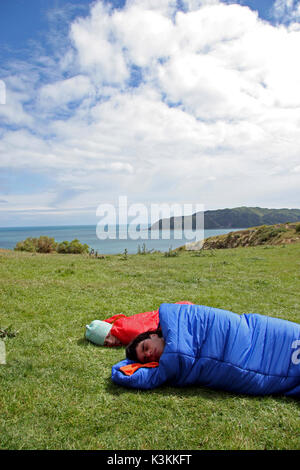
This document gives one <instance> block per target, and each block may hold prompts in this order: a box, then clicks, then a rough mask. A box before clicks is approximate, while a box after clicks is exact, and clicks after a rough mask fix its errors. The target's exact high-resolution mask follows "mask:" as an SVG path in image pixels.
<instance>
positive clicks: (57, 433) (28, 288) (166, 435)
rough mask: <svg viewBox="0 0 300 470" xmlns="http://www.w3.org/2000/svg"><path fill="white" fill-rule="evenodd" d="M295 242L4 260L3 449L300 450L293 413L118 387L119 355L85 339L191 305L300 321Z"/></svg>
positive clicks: (0, 261)
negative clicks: (127, 319)
mask: <svg viewBox="0 0 300 470" xmlns="http://www.w3.org/2000/svg"><path fill="white" fill-rule="evenodd" d="M299 263H300V244H290V245H282V246H265V247H264V246H258V247H246V248H235V249H226V250H222V249H221V250H210V251H209V250H207V251H203V252H201V253H196V252H182V253H179V254H178V256H174V257H171V256H170V257H165V256H163V255H162V254H159V253H157V254H146V255H128V256H127V257H124V256H106V257H104V258H102V259H96V258H89V257H88V256H84V255H60V254H53V255H47V254H45V255H42V254H31V253H19V252H5V251H1V253H0V329H1V331H9V332H10V333H11V334H10V335H9V337H7V338H6V341H5V344H6V353H7V358H6V359H7V364H6V365H0V383H1V394H0V408H1V413H0V448H1V449H99V450H101V449H115V450H117V449H297V448H299V404H298V402H297V401H296V400H293V399H289V398H286V397H247V396H237V395H235V394H231V393H225V392H220V391H214V390H209V389H206V388H203V387H189V388H180V389H179V388H173V387H167V386H164V387H160V388H158V389H156V390H154V391H145V392H138V391H134V390H127V389H124V388H121V387H118V386H116V385H114V384H113V383H112V382H111V379H110V373H111V366H112V364H114V363H116V362H118V361H119V360H121V359H122V358H124V349H123V348H119V349H106V348H101V347H96V346H94V345H92V344H90V343H88V342H86V341H85V340H84V339H83V334H84V329H85V328H84V327H85V324H87V323H89V322H90V321H92V320H93V319H95V318H98V319H104V318H105V317H107V316H110V315H112V314H115V313H122V312H123V313H125V314H127V315H132V314H134V313H138V312H142V311H147V310H152V309H154V308H158V306H159V305H160V303H162V302H175V301H178V300H190V301H191V302H194V303H198V304H204V305H211V306H215V307H220V308H226V309H229V310H232V311H235V312H237V313H243V312H258V313H261V314H265V315H270V316H274V317H281V318H286V319H288V320H291V321H295V322H300V294H299V292H300V289H299V286H300V274H299V267H300V264H299Z"/></svg>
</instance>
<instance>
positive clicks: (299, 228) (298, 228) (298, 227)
mask: <svg viewBox="0 0 300 470" xmlns="http://www.w3.org/2000/svg"><path fill="white" fill-rule="evenodd" d="M295 230H296V232H297V233H299V232H300V224H297V225H296V229H295Z"/></svg>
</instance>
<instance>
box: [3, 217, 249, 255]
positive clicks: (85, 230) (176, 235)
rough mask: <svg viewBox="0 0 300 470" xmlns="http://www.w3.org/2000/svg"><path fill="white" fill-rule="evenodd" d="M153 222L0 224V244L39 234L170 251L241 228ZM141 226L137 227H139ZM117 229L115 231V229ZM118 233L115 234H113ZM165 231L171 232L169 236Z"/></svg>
mask: <svg viewBox="0 0 300 470" xmlns="http://www.w3.org/2000/svg"><path fill="white" fill-rule="evenodd" d="M150 226H151V224H136V225H135V226H132V225H131V224H123V225H122V224H117V225H107V224H103V225H101V224H88V225H86V224H84V225H41V226H38V225H37V226H34V225H32V226H19V227H0V248H1V249H9V250H13V249H14V248H15V246H16V244H17V243H18V242H20V241H22V240H25V239H26V238H29V237H30V238H39V237H40V236H48V237H50V238H54V239H55V241H56V242H62V241H65V240H67V241H72V240H74V239H78V240H79V242H80V243H82V244H84V243H86V244H87V245H88V246H89V249H90V250H94V251H97V252H98V253H101V254H121V253H124V251H125V249H126V250H127V252H128V254H134V253H137V252H138V250H139V249H141V246H142V247H143V246H144V247H145V249H146V250H147V251H162V252H165V251H168V250H169V249H175V248H178V247H179V246H183V245H185V244H186V243H190V242H193V241H195V240H196V236H197V240H199V239H205V238H208V237H211V236H214V235H222V234H225V233H229V232H233V231H236V230H242V227H241V228H236V229H233V228H230V229H206V230H202V231H200V232H201V233H199V231H198V232H197V235H196V232H195V231H192V230H176V229H175V230H171V229H170V232H169V233H168V234H167V233H166V231H165V230H152V231H150V230H149V228H150ZM97 227H101V228H102V229H105V230H102V233H105V232H106V233H107V232H109V233H110V235H109V236H108V235H107V238H106V239H104V240H103V239H100V238H98V237H97ZM130 227H131V228H134V227H135V228H136V232H135V234H136V236H137V234H139V236H138V238H136V239H132V238H130V234H128V228H130ZM137 227H138V228H137ZM114 232H115V233H114ZM112 235H115V238H113V237H112ZM166 235H168V236H167V237H166Z"/></svg>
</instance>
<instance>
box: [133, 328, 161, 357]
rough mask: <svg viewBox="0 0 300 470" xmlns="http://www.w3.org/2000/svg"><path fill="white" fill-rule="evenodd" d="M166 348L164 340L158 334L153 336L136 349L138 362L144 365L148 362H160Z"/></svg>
mask: <svg viewBox="0 0 300 470" xmlns="http://www.w3.org/2000/svg"><path fill="white" fill-rule="evenodd" d="M164 347H165V341H164V339H163V338H161V337H159V336H158V335H157V334H156V333H153V334H151V335H150V337H149V338H147V339H144V340H143V341H141V342H140V343H139V344H138V345H137V347H136V355H137V358H138V361H139V362H141V363H142V364H144V363H146V362H158V361H159V359H160V356H161V355H162V353H163V350H164Z"/></svg>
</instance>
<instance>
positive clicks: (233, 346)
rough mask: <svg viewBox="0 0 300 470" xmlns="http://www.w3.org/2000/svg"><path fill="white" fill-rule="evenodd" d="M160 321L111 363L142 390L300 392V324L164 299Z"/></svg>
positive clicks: (115, 375)
mask: <svg viewBox="0 0 300 470" xmlns="http://www.w3.org/2000/svg"><path fill="white" fill-rule="evenodd" d="M159 326H160V328H159V329H158V330H155V331H150V332H145V333H143V334H141V335H139V336H138V337H137V338H135V339H134V340H133V341H132V342H131V343H130V344H129V345H128V346H127V348H126V356H127V357H126V359H124V360H123V361H121V362H119V363H118V364H115V365H114V366H113V367H112V376H111V377H112V380H113V382H114V383H116V384H119V385H122V386H126V387H132V388H137V389H153V388H155V387H159V386H161V385H163V384H168V385H173V386H187V385H195V384H198V385H201V386H206V387H210V388H213V389H221V390H225V391H230V392H234V393H242V394H249V395H267V394H283V395H286V396H291V397H298V398H299V397H300V325H299V324H298V323H293V322H290V321H287V320H282V319H278V318H272V317H269V316H266V315H259V314H256V313H252V314H251V313H250V314H243V315H239V314H236V313H233V312H230V311H228V310H222V309H218V308H213V307H207V306H204V305H178V304H162V305H161V306H160V308H159Z"/></svg>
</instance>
